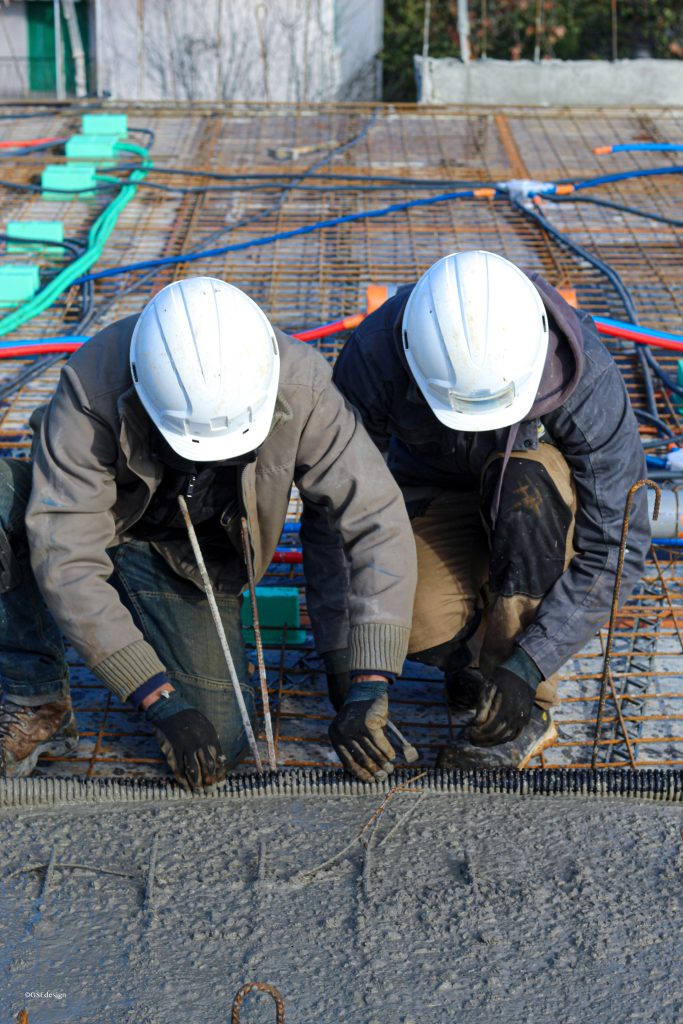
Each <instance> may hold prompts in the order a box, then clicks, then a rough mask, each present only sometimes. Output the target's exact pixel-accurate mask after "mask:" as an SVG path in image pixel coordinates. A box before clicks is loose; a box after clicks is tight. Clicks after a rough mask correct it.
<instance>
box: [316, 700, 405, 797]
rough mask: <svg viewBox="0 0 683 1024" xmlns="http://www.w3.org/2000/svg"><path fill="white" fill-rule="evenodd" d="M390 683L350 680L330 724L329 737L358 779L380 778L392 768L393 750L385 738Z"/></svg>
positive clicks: (346, 765) (394, 754)
mask: <svg viewBox="0 0 683 1024" xmlns="http://www.w3.org/2000/svg"><path fill="white" fill-rule="evenodd" d="M388 691H389V684H388V682H386V681H385V680H382V681H379V680H376V681H373V682H363V683H352V684H351V687H350V689H349V692H348V695H347V697H346V700H345V701H344V704H343V706H342V708H341V710H340V711H339V713H338V714H337V717H336V718H335V719H334V721H333V722H332V725H331V726H330V740H331V741H332V746H333V747H334V749H335V750H336V751H337V754H338V755H339V760H340V761H341V762H342V764H343V765H344V767H345V768H346V769H347V771H350V772H351V773H352V774H353V775H355V776H356V778H358V779H360V780H361V782H372V781H373V780H376V781H378V782H381V781H382V780H383V779H386V777H387V775H389V774H390V773H391V772H393V770H394V765H393V763H392V762H393V761H394V760H395V758H396V752H395V751H394V748H393V747H392V745H391V743H389V740H388V739H387V735H386V727H387V723H388V721H389V696H388Z"/></svg>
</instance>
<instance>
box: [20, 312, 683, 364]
mask: <svg viewBox="0 0 683 1024" xmlns="http://www.w3.org/2000/svg"><path fill="white" fill-rule="evenodd" d="M365 315H366V314H364V313H356V314H354V315H353V316H346V317H342V319H341V320H335V321H334V322H333V323H330V324H323V325H322V327H313V328H311V330H310V331H300V332H299V333H297V334H294V335H292V337H294V338H298V340H299V341H314V340H315V339H316V338H325V337H327V336H328V335H330V334H336V333H337V332H338V331H349V330H352V329H353V328H354V327H357V326H358V324H360V323H361V322H362V321H363V320H364V318H365ZM593 319H594V321H595V325H596V327H597V329H598V331H599V332H600V334H603V335H605V337H608V338H621V339H623V340H624V341H635V342H637V344H639V345H650V346H652V348H661V349H666V350H667V351H669V352H680V353H681V355H683V335H680V334H667V333H666V332H664V331H655V330H648V328H646V327H636V326H634V325H632V324H626V323H622V322H621V321H620V320H609V319H607V318H606V317H599V316H596V317H594V318H593ZM81 344H83V342H79V341H55V342H50V341H45V342H41V341H36V342H31V343H30V344H27V343H26V342H22V343H21V344H19V345H7V346H6V347H2V348H0V359H17V358H20V357H24V356H40V355H51V354H52V353H57V352H64V353H65V354H68V353H70V352H75V351H76V350H77V349H79V348H80V347H81Z"/></svg>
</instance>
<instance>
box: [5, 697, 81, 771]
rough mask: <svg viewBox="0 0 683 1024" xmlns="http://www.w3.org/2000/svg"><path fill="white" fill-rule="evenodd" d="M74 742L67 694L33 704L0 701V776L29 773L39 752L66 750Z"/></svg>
mask: <svg viewBox="0 0 683 1024" xmlns="http://www.w3.org/2000/svg"><path fill="white" fill-rule="evenodd" d="M77 744H78V731H77V729H76V719H75V718H74V713H73V709H72V707H71V701H70V700H69V698H68V697H67V698H66V699H64V700H59V701H51V702H50V703H49V704H38V705H37V706H36V707H29V706H28V705H25V704H14V703H13V702H12V701H3V702H2V703H0V778H18V777H20V776H24V775H30V774H31V772H32V771H33V769H34V768H35V766H36V762H37V761H38V758H39V757H40V755H41V754H67V753H70V752H71V751H72V750H75V749H76V746H77Z"/></svg>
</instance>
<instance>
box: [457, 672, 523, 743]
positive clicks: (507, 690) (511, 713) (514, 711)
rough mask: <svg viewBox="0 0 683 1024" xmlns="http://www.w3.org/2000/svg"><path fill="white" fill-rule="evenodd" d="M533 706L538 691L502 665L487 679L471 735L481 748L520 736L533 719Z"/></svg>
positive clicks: (469, 736) (471, 727) (471, 740)
mask: <svg viewBox="0 0 683 1024" xmlns="http://www.w3.org/2000/svg"><path fill="white" fill-rule="evenodd" d="M533 706H534V693H533V690H532V689H531V687H530V686H529V684H528V683H526V682H525V681H524V679H522V678H521V677H520V676H518V675H517V674H516V673H515V672H511V671H510V670H509V669H507V668H503V667H502V666H501V667H500V668H497V669H496V670H495V672H494V673H493V675H492V676H491V678H490V679H488V680H487V682H486V688H485V690H484V693H483V696H482V698H481V700H480V702H479V707H478V708H477V713H476V715H475V717H474V720H473V724H472V725H471V726H470V728H469V730H468V733H467V738H468V739H469V740H470V742H472V743H474V744H475V745H476V746H478V747H493V746H497V745H498V744H500V743H508V742H509V741H510V740H514V739H517V737H518V736H519V734H520V732H521V731H522V729H523V728H524V726H525V725H526V724H527V722H528V721H529V719H530V718H531V709H532V708H533Z"/></svg>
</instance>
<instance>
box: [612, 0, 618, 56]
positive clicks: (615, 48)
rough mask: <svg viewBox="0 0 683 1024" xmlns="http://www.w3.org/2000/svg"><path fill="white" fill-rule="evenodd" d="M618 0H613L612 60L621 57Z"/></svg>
mask: <svg viewBox="0 0 683 1024" xmlns="http://www.w3.org/2000/svg"><path fill="white" fill-rule="evenodd" d="M617 22H618V16H617V0H612V60H618V59H619V39H618V34H617V33H618V28H617Z"/></svg>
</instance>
